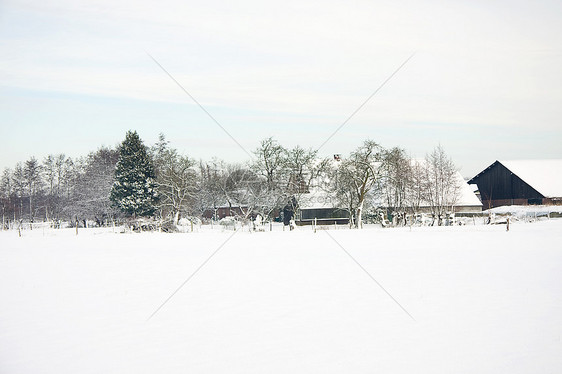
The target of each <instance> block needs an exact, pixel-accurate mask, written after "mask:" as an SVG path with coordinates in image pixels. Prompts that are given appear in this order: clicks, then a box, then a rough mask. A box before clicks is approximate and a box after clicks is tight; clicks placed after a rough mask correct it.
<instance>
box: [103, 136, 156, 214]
mask: <svg viewBox="0 0 562 374" xmlns="http://www.w3.org/2000/svg"><path fill="white" fill-rule="evenodd" d="M155 179H156V175H155V173H154V166H153V164H152V160H151V159H150V157H149V155H148V152H147V149H146V147H145V146H144V144H143V143H142V140H141V139H140V137H139V135H138V134H137V132H136V131H129V132H127V135H126V137H125V140H124V141H123V143H122V144H121V147H120V148H119V161H118V162H117V166H116V168H115V182H114V183H113V187H112V189H111V195H110V199H111V202H112V203H113V205H114V206H115V207H116V208H119V209H120V210H121V211H123V212H124V213H126V214H129V215H132V216H150V215H152V214H153V213H154V211H155V210H156V208H155V204H156V203H157V201H158V195H157V192H156V183H155Z"/></svg>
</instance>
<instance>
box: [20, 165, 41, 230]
mask: <svg viewBox="0 0 562 374" xmlns="http://www.w3.org/2000/svg"><path fill="white" fill-rule="evenodd" d="M24 177H25V184H26V187H27V193H28V197H29V220H30V221H31V222H33V217H34V215H35V211H34V209H35V206H34V199H35V197H36V195H37V192H38V191H39V190H40V189H41V182H42V181H41V165H40V164H39V162H38V161H37V159H36V158H35V157H31V158H30V159H29V160H27V161H26V162H25V167H24Z"/></svg>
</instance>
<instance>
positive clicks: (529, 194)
mask: <svg viewBox="0 0 562 374" xmlns="http://www.w3.org/2000/svg"><path fill="white" fill-rule="evenodd" d="M561 172H562V160H510V161H495V162H494V163H493V164H491V165H490V166H488V167H487V168H486V169H484V170H483V171H481V172H480V173H478V175H476V176H475V177H474V178H472V179H471V180H470V181H468V183H470V184H476V185H477V186H478V191H479V193H480V197H481V199H482V204H483V206H484V209H490V208H494V207H497V206H503V205H562V175H561Z"/></svg>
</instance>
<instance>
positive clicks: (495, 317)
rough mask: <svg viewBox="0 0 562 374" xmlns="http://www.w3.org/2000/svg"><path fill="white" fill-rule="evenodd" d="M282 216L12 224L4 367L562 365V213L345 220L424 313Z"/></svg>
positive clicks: (7, 235)
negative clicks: (247, 225) (264, 224)
mask: <svg viewBox="0 0 562 374" xmlns="http://www.w3.org/2000/svg"><path fill="white" fill-rule="evenodd" d="M276 230H277V231H273V232H264V233H249V232H237V233H235V234H234V231H228V230H223V229H222V228H221V227H219V226H215V229H214V230H210V229H209V228H207V227H203V228H202V229H201V230H200V231H199V232H195V233H186V234H160V233H140V234H118V233H112V232H111V230H110V231H109V232H107V231H105V230H104V229H81V230H80V231H79V235H78V236H76V235H74V234H75V231H74V230H72V229H70V230H65V229H63V230H33V231H27V230H26V231H24V232H23V233H22V237H21V238H20V237H19V236H18V233H17V231H4V232H0V243H1V246H0V282H1V284H2V286H1V287H0V300H2V307H1V308H0V372H1V373H185V372H189V373H342V372H348V373H373V372H383V373H384V372H392V373H414V372H415V373H436V372H437V373H498V372H502V373H531V372H540V373H560V372H562V355H560V352H561V351H562V341H561V336H562V293H561V289H560V284H561V281H562V246H561V245H560V243H561V242H562V220H560V219H550V220H546V219H544V220H539V221H538V222H535V223H524V222H515V223H514V224H512V225H511V228H510V231H509V232H506V230H505V226H484V225H475V226H459V227H414V228H412V229H410V228H393V229H382V228H379V227H368V228H367V229H364V230H348V229H341V230H330V231H329V235H331V236H332V237H333V238H334V239H336V240H337V241H338V243H340V244H341V245H342V246H343V247H344V248H345V249H346V250H347V251H348V252H349V253H350V254H351V255H352V256H353V257H354V258H355V259H356V260H357V261H358V262H359V263H360V264H361V265H362V266H363V267H364V268H365V269H366V270H367V271H368V272H369V273H370V274H371V275H372V276H373V277H374V278H375V279H376V280H377V281H378V282H379V283H380V284H381V285H382V286H383V287H384V288H385V289H386V290H387V291H388V292H389V293H390V294H391V295H392V296H393V297H394V298H395V299H396V300H397V301H398V302H399V303H400V305H402V306H403V307H404V308H405V309H406V310H407V311H408V312H409V313H410V314H411V315H412V316H413V317H414V318H415V321H413V320H412V319H410V317H408V315H407V314H406V313H404V311H402V310H401V309H400V307H399V306H398V305H397V304H396V303H395V302H394V301H393V300H392V299H391V298H390V297H388V295H386V294H385V293H384V291H382V290H381V288H379V286H378V285H377V284H376V283H375V282H373V281H372V280H371V279H370V278H369V277H368V276H367V275H366V274H365V273H364V272H363V271H362V270H361V269H360V268H359V267H358V266H357V265H356V264H355V263H354V262H353V261H352V260H351V259H350V258H349V257H348V256H347V255H346V254H345V253H344V252H343V251H342V250H341V249H340V248H339V247H338V245H337V244H336V243H334V242H333V241H332V239H331V238H330V237H329V235H328V234H327V233H326V232H323V231H322V230H319V231H317V232H316V233H314V232H313V231H312V230H311V229H310V228H297V230H295V231H285V232H283V231H280V227H276ZM223 244H224V245H223ZM221 245H223V246H222V247H220V246H221ZM218 248H221V249H220V251H219V252H217V253H216V254H215V256H214V257H212V259H211V260H210V261H209V262H208V263H207V264H206V265H205V266H204V267H203V268H202V269H201V270H200V271H199V272H198V273H197V274H196V275H195V276H194V277H193V278H192V279H191V280H190V281H189V282H188V283H187V284H186V285H185V286H184V287H183V288H181V289H180V290H179V291H178V292H177V294H175V295H174V297H172V298H171V299H170V301H169V302H168V303H167V304H165V305H164V306H163V307H162V309H161V310H160V311H159V312H158V313H157V314H156V315H155V316H154V317H153V318H152V319H150V320H148V321H147V318H148V317H149V316H150V315H151V314H152V313H153V312H154V311H155V310H156V309H157V308H158V307H159V306H160V305H161V304H162V303H163V302H164V301H165V300H166V299H167V298H168V297H169V296H170V295H171V294H172V292H173V291H174V290H176V289H177V288H178V286H180V285H181V284H182V283H183V282H184V281H185V280H186V279H187V278H188V277H189V276H190V274H192V273H193V272H194V271H195V270H196V269H197V268H198V267H199V266H200V265H201V264H202V263H203V262H204V261H205V260H206V259H207V258H208V257H209V256H210V255H211V254H212V253H213V252H214V251H215V250H217V249H218Z"/></svg>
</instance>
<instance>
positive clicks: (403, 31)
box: [0, 0, 562, 177]
mask: <svg viewBox="0 0 562 374" xmlns="http://www.w3.org/2000/svg"><path fill="white" fill-rule="evenodd" d="M412 55H413V57H411V59H409V60H408V62H407V63H406V64H405V65H404V66H402V68H400V69H399V70H398V71H397V72H396V70H397V69H398V68H399V67H400V66H401V65H402V64H403V63H404V62H405V61H406V60H407V59H408V58H409V57H410V56H412ZM150 56H152V57H153V58H154V59H155V60H156V61H158V63H159V64H160V65H161V66H162V67H163V68H164V69H165V70H166V71H167V72H168V73H169V74H170V75H171V76H172V77H173V78H174V79H175V80H177V82H179V83H180V84H181V86H182V87H183V88H184V89H185V90H186V91H187V92H188V93H189V95H191V96H192V97H193V98H195V99H196V100H197V101H198V102H199V103H200V104H201V106H202V107H203V108H204V109H205V110H206V111H207V112H208V113H210V114H211V115H212V117H213V118H214V119H215V120H216V121H217V122H218V123H219V124H220V125H221V126H222V127H223V128H224V129H225V130H226V131H228V133H230V134H231V135H232V137H234V138H235V139H236V141H237V142H238V143H239V145H240V146H239V145H238V144H236V142H234V141H233V140H232V139H231V138H230V137H229V136H228V135H227V134H226V133H225V132H224V131H223V129H221V127H220V126H219V125H217V123H215V122H214V121H213V120H212V119H211V118H210V117H209V116H208V115H207V114H206V113H205V112H204V111H203V110H202V109H201V108H200V107H199V106H198V105H197V104H196V103H195V102H194V101H193V100H192V98H190V97H189V95H188V94H187V93H186V92H184V91H183V90H182V89H181V88H180V87H178V85H177V84H176V83H175V82H174V80H172V78H170V76H168V75H167V74H166V73H165V72H164V71H163V70H162V69H161V68H160V67H159V66H158V65H157V64H156V63H155V62H154V61H153V59H151V58H150ZM395 72H396V74H394V75H392V74H393V73H395ZM391 76H392V78H391V79H390V80H388V82H387V83H386V84H385V85H384V86H383V87H382V89H380V90H379V91H377V92H376V94H375V95H374V96H373V97H372V98H371V99H370V100H369V101H368V102H367V103H366V104H365V105H363V106H362V107H361V109H360V110H359V111H357V113H355V114H354V115H353V116H352V118H351V119H349V121H348V122H347V123H346V124H345V125H344V126H343V127H342V128H341V129H340V130H339V131H338V133H337V134H336V135H335V136H333V137H332V138H331V139H330V140H329V141H328V142H327V143H326V144H324V145H323V146H322V147H321V148H320V150H319V153H320V155H322V156H331V155H332V154H335V153H339V154H343V155H346V154H348V153H349V152H350V151H352V150H353V149H354V148H356V147H358V146H359V145H360V144H361V143H362V142H363V141H364V140H365V139H371V140H374V141H376V142H378V143H379V144H381V145H382V146H383V147H387V148H390V147H395V146H398V147H401V148H404V149H405V150H406V151H407V152H408V153H409V154H410V155H411V156H412V157H415V158H423V157H424V156H425V154H426V153H429V152H431V151H432V150H433V148H434V147H436V146H437V145H439V144H440V145H441V146H442V147H443V148H444V149H445V151H446V152H447V153H448V154H449V155H450V156H451V158H452V159H453V161H454V162H455V164H456V165H457V166H458V167H459V168H460V170H461V173H462V174H463V175H464V176H465V177H471V176H474V175H475V174H476V173H478V172H479V171H481V170H483V169H484V168H485V167H487V166H488V165H489V164H491V163H492V162H493V161H495V160H496V159H500V160H501V159H549V158H562V147H561V146H560V144H561V141H562V126H561V118H562V2H560V1H541V0H539V1H534V2H528V1H494V0H487V1H477V0H476V1H474V0H473V1H437V0H436V1H425V0H424V1H403V0H391V1H390V0H389V1H379V0H367V1H362V0H358V1H330V0H329V1H307V0H298V1H292V0H287V1H284V2H279V1H275V2H272V1H252V0H250V1H235V2H232V1H222V0H210V1H204V2H201V1H175V0H162V1H158V2H150V1H145V0H137V1H134V2H133V1H130V2H128V1H116V0H89V1H76V0H53V1H48V2H45V1H36V0H29V1H26V0H0V131H1V134H2V136H1V138H2V144H1V147H0V168H1V169H4V168H5V167H10V168H11V167H13V166H14V165H15V164H16V163H17V162H18V161H25V160H27V159H29V158H30V157H32V156H33V157H36V158H37V159H39V160H42V159H43V158H44V157H45V156H46V155H48V154H57V153H64V154H66V155H67V156H71V157H79V156H84V155H86V154H87V153H89V152H91V151H95V150H96V149H98V148H99V147H101V146H116V145H117V144H119V143H120V142H121V141H122V140H123V139H124V137H125V133H126V132H127V131H128V130H136V131H137V132H138V133H139V135H140V136H141V138H142V139H143V140H144V142H145V144H147V145H152V144H154V143H155V142H156V141H157V139H158V134H160V133H163V134H165V136H166V138H167V139H168V140H169V141H170V145H171V146H172V147H174V148H177V149H178V150H179V151H180V152H182V153H184V154H186V155H188V156H191V157H193V158H196V159H204V160H210V159H212V158H213V157H217V158H220V159H225V160H227V161H232V162H244V161H247V160H248V159H249V156H248V155H247V153H246V152H249V153H251V151H252V150H254V149H255V148H257V147H258V145H259V142H260V140H262V139H264V138H266V137H270V136H272V137H274V138H275V139H277V140H278V141H279V142H280V143H281V144H283V145H285V146H287V147H293V146H295V145H297V144H298V145H301V146H303V147H305V148H314V149H316V148H318V147H320V146H321V145H322V144H323V143H324V142H325V141H326V139H328V138H329V137H330V135H332V134H333V132H334V131H336V129H337V128H338V127H339V126H340V125H342V124H343V123H344V122H345V121H346V120H347V119H348V118H349V117H350V116H351V115H352V113H354V112H355V111H356V110H357V109H358V108H359V107H360V106H361V105H362V104H363V103H364V102H365V101H366V100H367V98H369V97H370V96H371V95H372V94H373V93H374V92H375V91H376V90H377V88H379V87H380V86H381V84H383V82H385V81H386V80H387V79H388V78H389V77H391Z"/></svg>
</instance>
